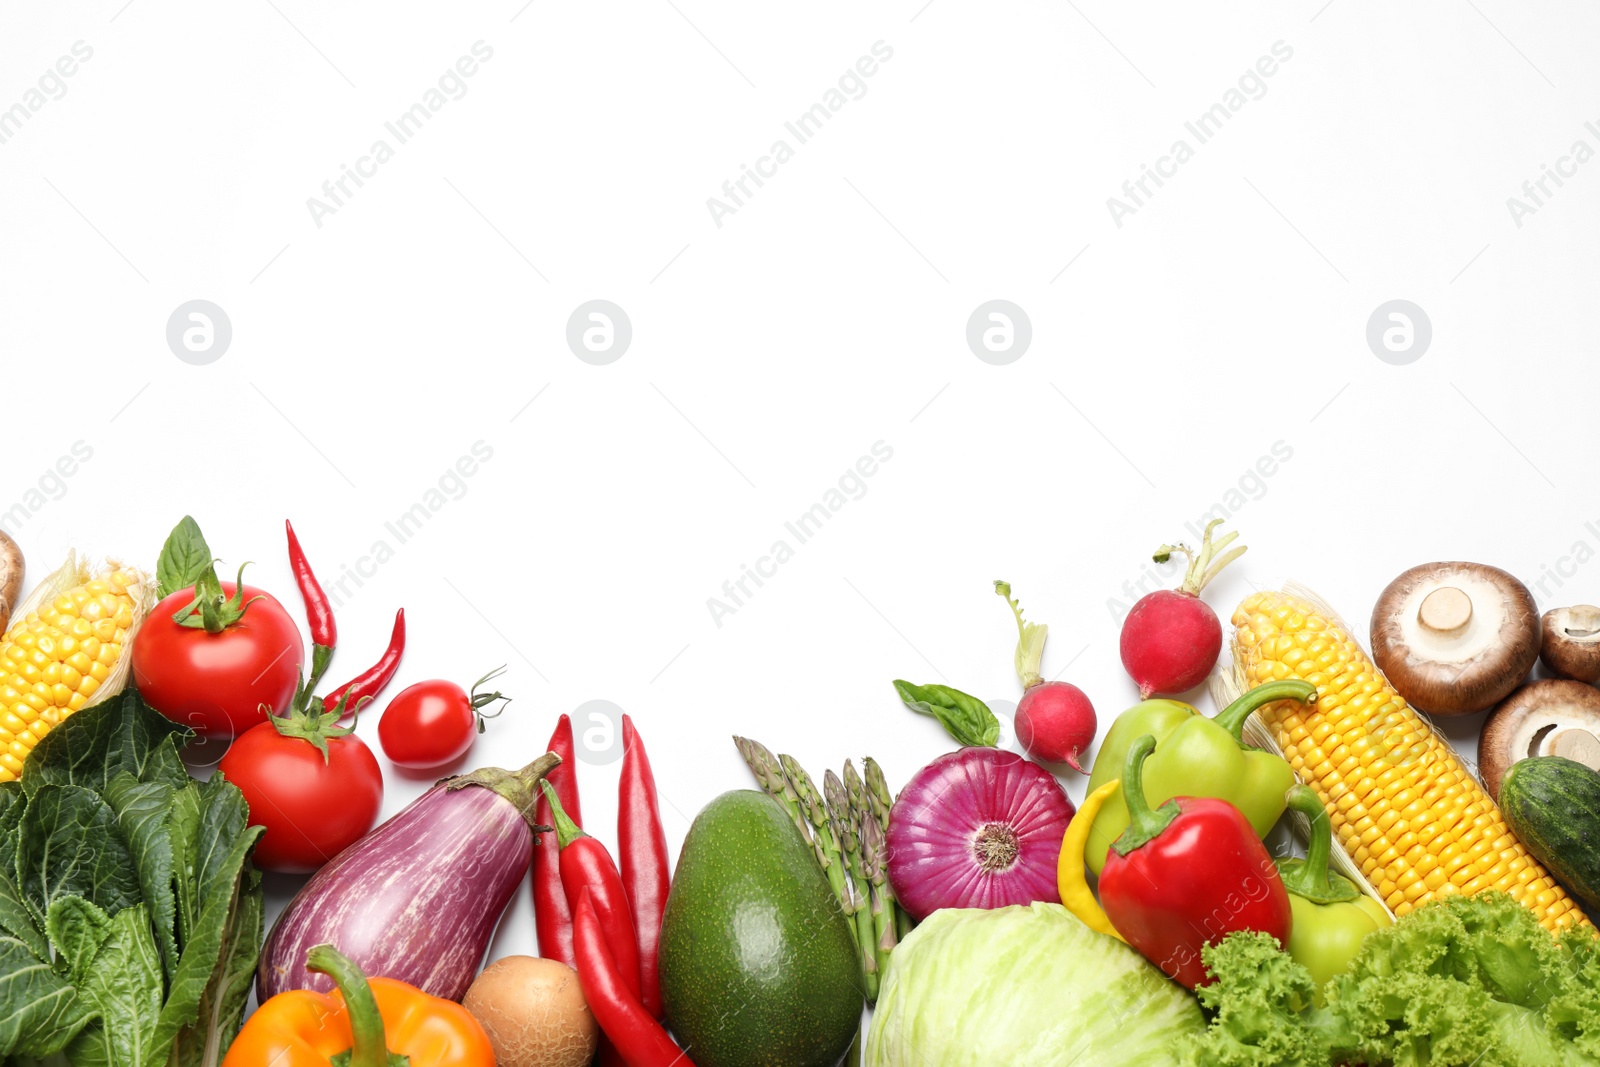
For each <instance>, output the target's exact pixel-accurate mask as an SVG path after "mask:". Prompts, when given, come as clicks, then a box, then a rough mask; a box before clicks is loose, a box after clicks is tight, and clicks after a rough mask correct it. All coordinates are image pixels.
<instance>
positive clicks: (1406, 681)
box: [1372, 563, 1540, 716]
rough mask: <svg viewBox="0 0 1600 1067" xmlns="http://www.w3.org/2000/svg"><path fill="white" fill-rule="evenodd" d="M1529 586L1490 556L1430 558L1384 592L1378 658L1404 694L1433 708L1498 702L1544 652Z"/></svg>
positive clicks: (1462, 709) (1445, 710) (1375, 634)
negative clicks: (1465, 559) (1478, 558)
mask: <svg viewBox="0 0 1600 1067" xmlns="http://www.w3.org/2000/svg"><path fill="white" fill-rule="evenodd" d="M1539 632H1540V625H1539V609H1538V607H1537V605H1535V604H1534V602H1533V594H1531V593H1529V592H1528V588H1527V586H1525V585H1523V584H1522V583H1521V582H1519V581H1517V579H1516V578H1514V577H1512V576H1511V575H1509V574H1507V573H1506V572H1505V571H1503V570H1501V569H1500V568H1498V567H1490V566H1488V565H1486V564H1483V563H1424V564H1423V565H1422V566H1420V567H1412V568H1411V569H1410V570H1408V571H1406V572H1405V573H1404V574H1402V575H1400V576H1399V577H1398V578H1396V579H1395V580H1394V581H1392V582H1390V583H1389V585H1388V588H1386V589H1384V591H1383V594H1382V595H1381V596H1379V597H1378V603H1377V605H1376V606H1375V607H1374V608H1373V609H1372V658H1373V660H1374V661H1375V662H1376V663H1377V664H1378V669H1379V670H1381V671H1383V673H1384V674H1385V675H1387V676H1388V678H1389V681H1390V683H1392V684H1393V685H1394V687H1395V689H1397V690H1399V692H1400V695H1401V696H1403V697H1405V698H1406V700H1407V701H1408V702H1409V703H1411V704H1412V705H1414V706H1415V707H1418V708H1421V709H1422V710H1423V711H1426V712H1428V713H1430V714H1433V715H1444V716H1449V715H1470V714H1472V713H1473V712H1475V711H1482V710H1483V709H1485V708H1488V707H1492V706H1494V705H1495V704H1496V703H1498V702H1499V701H1501V700H1504V699H1505V697H1506V695H1507V694H1509V693H1510V692H1511V691H1512V690H1513V689H1515V688H1516V687H1517V686H1518V685H1519V684H1521V682H1522V680H1523V679H1524V678H1526V677H1527V676H1528V671H1529V670H1531V669H1532V668H1533V664H1534V661H1535V660H1536V659H1538V658H1539Z"/></svg>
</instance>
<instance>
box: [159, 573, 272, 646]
mask: <svg viewBox="0 0 1600 1067" xmlns="http://www.w3.org/2000/svg"><path fill="white" fill-rule="evenodd" d="M248 566H250V563H249V561H248V560H246V561H245V562H244V563H241V564H239V577H238V578H237V579H236V580H235V581H234V583H233V584H234V589H233V598H232V599H231V600H230V599H229V598H228V595H227V594H226V593H224V592H223V591H222V583H221V582H219V581H218V580H217V572H216V570H215V569H213V568H212V567H207V568H206V569H205V570H204V571H203V572H201V574H200V577H199V578H197V579H196V580H195V583H194V599H193V600H191V601H190V602H189V603H188V604H187V605H186V606H184V607H183V608H180V609H179V610H178V611H177V612H175V613H174V614H173V616H172V621H173V622H175V623H177V624H178V625H179V626H182V627H185V628H187V629H190V630H201V629H203V630H205V632H206V633H208V634H220V633H221V632H222V631H223V630H226V629H227V628H228V627H230V626H232V625H233V624H234V623H236V622H238V621H239V620H240V619H242V618H244V613H245V612H246V611H248V610H249V609H250V605H251V604H254V603H255V602H256V601H258V600H260V599H261V597H260V596H253V597H251V598H250V599H249V600H246V599H245V598H244V569H245V568H246V567H248Z"/></svg>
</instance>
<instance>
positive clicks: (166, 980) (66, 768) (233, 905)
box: [0, 690, 262, 1067]
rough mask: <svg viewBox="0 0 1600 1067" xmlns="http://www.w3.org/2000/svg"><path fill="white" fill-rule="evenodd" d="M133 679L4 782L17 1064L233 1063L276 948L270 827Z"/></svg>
mask: <svg viewBox="0 0 1600 1067" xmlns="http://www.w3.org/2000/svg"><path fill="white" fill-rule="evenodd" d="M189 736H190V735H189V732H188V731H187V730H185V729H183V728H182V727H180V726H177V725H175V724H173V723H171V722H169V721H167V720H166V719H164V718H162V717H161V716H160V715H159V714H157V713H156V712H155V711H153V710H151V709H150V708H149V707H148V706H147V705H146V704H145V703H144V701H143V700H142V699H141V698H140V697H139V694H138V693H136V692H134V691H132V690H128V691H126V692H124V693H123V695H122V696H121V697H120V698H119V699H117V700H114V701H109V702H107V703H105V704H102V705H98V706H96V707H94V708H90V709H87V710H85V711H83V712H80V713H78V714H77V715H74V716H73V717H72V718H70V719H68V720H67V721H66V722H65V723H62V724H61V725H60V726H58V727H57V728H56V729H55V730H53V731H51V733H50V735H49V736H48V737H46V738H45V739H44V741H43V742H41V743H40V744H39V745H38V746H37V747H36V748H35V749H34V750H33V752H32V754H30V756H29V757H28V760H27V762H26V763H25V764H24V767H23V775H22V782H21V783H20V784H18V783H10V784H8V785H7V786H6V787H4V788H0V1062H3V1063H11V1062H12V1059H11V1058H12V1057H24V1056H26V1057H51V1056H64V1057H65V1060H66V1062H68V1063H71V1064H73V1065H75V1067H113V1065H115V1067H216V1065H217V1064H218V1063H219V1062H220V1061H221V1059H222V1056H223V1054H224V1053H225V1052H226V1051H227V1048H228V1044H229V1043H230V1042H231V1040H232V1038H233V1035H234V1034H235V1033H236V1032H237V1031H238V1027H239V1021H240V1019H241V1018H242V1016H243V1013H244V1007H245V1001H246V999H247V997H248V995H249V983H250V976H251V974H252V972H253V971H254V969H255V965H256V960H257V958H258V956H259V954H260V948H261V935H262V897H261V875H260V873H259V872H258V871H256V870H255V868H253V867H252V866H251V865H250V852H251V849H252V848H253V847H254V845H255V842H256V839H257V837H259V836H260V833H261V831H260V829H259V828H251V827H250V826H249V825H248V823H249V808H248V806H247V805H246V804H245V800H244V797H243V796H242V795H241V794H240V793H239V790H238V789H236V788H235V787H234V786H233V785H231V784H230V783H228V782H226V781H224V780H223V779H222V778H221V776H214V777H213V778H212V779H211V780H210V781H209V782H198V781H195V780H194V779H192V778H190V777H189V775H188V773H187V772H186V771H185V770H184V766H183V762H182V760H181V759H180V758H179V756H178V752H179V749H180V747H181V746H182V744H183V742H184V741H186V740H187V739H188V737H189Z"/></svg>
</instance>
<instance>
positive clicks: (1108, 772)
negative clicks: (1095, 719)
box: [1085, 681, 1317, 876]
mask: <svg viewBox="0 0 1600 1067" xmlns="http://www.w3.org/2000/svg"><path fill="white" fill-rule="evenodd" d="M1316 691H1317V690H1316V687H1315V686H1313V685H1311V684H1310V683H1309V682H1299V681H1282V682H1268V683H1267V684H1266V685H1260V686H1257V687H1256V688H1254V689H1252V690H1250V691H1249V692H1248V693H1246V694H1244V695H1243V696H1241V697H1240V698H1239V699H1238V700H1235V701H1234V702H1233V703H1232V704H1229V705H1228V706H1227V707H1226V708H1223V709H1222V711H1220V712H1218V713H1217V717H1216V718H1214V719H1208V718H1206V717H1205V716H1204V715H1201V714H1200V713H1199V712H1198V711H1196V710H1195V709H1194V708H1193V707H1191V706H1189V705H1188V704H1184V703H1182V702H1181V701H1177V700H1146V701H1144V702H1143V703H1142V704H1135V705H1134V706H1133V707H1131V708H1129V709H1128V710H1127V711H1125V712H1123V713H1122V714H1121V715H1119V716H1117V721H1116V722H1115V723H1113V724H1112V725H1111V729H1110V730H1109V731H1107V733H1106V739H1105V741H1104V742H1103V743H1102V744H1101V746H1100V751H1099V752H1098V753H1097V754H1096V755H1095V759H1094V769H1093V771H1091V772H1090V774H1089V791H1090V792H1093V791H1094V790H1095V788H1096V787H1097V786H1099V785H1102V784H1104V782H1108V781H1110V780H1111V779H1112V778H1115V777H1117V776H1118V774H1119V773H1120V770H1121V767H1122V765H1123V763H1125V762H1126V761H1127V756H1128V749H1130V748H1132V747H1133V743H1134V742H1135V741H1137V740H1138V739H1139V738H1140V737H1142V736H1144V735H1145V734H1149V735H1150V736H1152V737H1154V738H1155V739H1156V750H1155V752H1153V753H1152V754H1151V755H1150V758H1149V759H1148V760H1146V761H1145V767H1144V795H1145V799H1146V800H1148V801H1149V802H1150V806H1151V807H1152V808H1157V807H1160V806H1161V805H1162V804H1165V803H1166V802H1167V801H1169V800H1171V799H1172V798H1173V797H1215V798H1216V799H1218V800H1226V801H1228V803H1230V804H1232V805H1233V806H1234V807H1236V808H1238V809H1239V810H1240V811H1242V812H1244V816H1245V818H1247V819H1249V820H1250V825H1251V826H1252V827H1253V828H1254V829H1255V832H1256V834H1257V835H1258V836H1261V837H1265V836H1266V834H1267V831H1269V830H1271V829H1272V824H1273V823H1275V822H1277V821H1278V817H1279V816H1281V815H1282V814H1283V810H1284V805H1285V801H1284V794H1285V793H1286V792H1287V791H1288V789H1289V787H1290V786H1291V785H1293V784H1294V771H1293V770H1291V769H1290V767H1289V763H1288V761H1287V760H1285V759H1284V758H1283V757H1282V756H1275V755H1273V754H1272V753H1271V752H1263V751H1261V750H1260V749H1255V748H1251V747H1250V746H1248V745H1246V744H1245V743H1244V741H1243V739H1242V737H1241V731H1242V730H1243V729H1244V721H1245V719H1247V718H1249V717H1250V713H1251V712H1253V711H1255V710H1256V709H1257V708H1259V707H1260V706H1261V705H1263V704H1268V703H1271V702H1272V701H1274V700H1298V701H1300V702H1301V703H1304V702H1306V701H1307V700H1310V699H1311V698H1312V697H1313V696H1315V695H1316ZM1127 828H1128V806H1127V804H1126V803H1125V802H1124V801H1123V799H1122V797H1121V795H1117V796H1113V797H1111V798H1110V799H1108V800H1107V801H1106V803H1105V806H1104V807H1102V808H1101V809H1100V815H1099V817H1098V818H1096V819H1095V821H1094V825H1093V826H1092V827H1091V828H1090V830H1089V844H1088V846H1087V848H1086V853H1085V857H1086V859H1087V860H1088V863H1089V869H1090V870H1091V871H1093V872H1094V873H1095V875H1096V876H1098V875H1099V874H1100V870H1101V868H1103V867H1104V866H1105V863H1106V853H1107V852H1108V851H1109V850H1110V848H1111V842H1113V841H1115V840H1116V839H1117V838H1118V837H1120V836H1121V835H1122V831H1124V830H1126V829H1127Z"/></svg>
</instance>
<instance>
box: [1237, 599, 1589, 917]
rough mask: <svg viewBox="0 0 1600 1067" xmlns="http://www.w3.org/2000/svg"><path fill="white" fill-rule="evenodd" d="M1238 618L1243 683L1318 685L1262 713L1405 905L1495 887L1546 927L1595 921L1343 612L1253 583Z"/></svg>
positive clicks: (1389, 891) (1401, 909)
mask: <svg viewBox="0 0 1600 1067" xmlns="http://www.w3.org/2000/svg"><path fill="white" fill-rule="evenodd" d="M1233 624H1234V626H1235V628H1236V630H1235V633H1234V663H1235V665H1236V667H1237V669H1239V670H1240V672H1241V673H1242V678H1241V681H1242V682H1243V683H1244V687H1245V688H1247V689H1248V688H1253V687H1255V686H1258V685H1261V684H1263V683H1265V682H1269V681H1277V680H1279V679H1284V678H1298V679H1301V680H1303V681H1307V682H1310V683H1311V684H1313V685H1315V686H1317V698H1316V701H1315V702H1314V704H1312V705H1309V706H1302V705H1299V704H1292V703H1291V702H1287V701H1283V702H1279V703H1277V704H1269V705H1267V706H1266V707H1264V708H1262V709H1261V711H1260V713H1259V714H1260V717H1261V721H1262V724H1263V725H1264V726H1266V727H1267V728H1268V730H1269V731H1270V732H1271V733H1272V735H1273V736H1274V738H1276V740H1277V742H1278V745H1279V746H1280V747H1281V748H1282V749H1283V754H1284V758H1285V759H1287V760H1288V761H1289V763H1290V765H1291V766H1293V767H1294V769H1295V772H1296V773H1297V774H1298V775H1300V777H1301V778H1302V779H1304V780H1305V782H1306V784H1307V785H1309V786H1311V787H1312V788H1313V789H1314V790H1316V792H1317V795H1318V796H1320V797H1321V798H1322V800H1323V804H1324V806H1325V807H1326V808H1327V809H1328V816H1329V818H1330V819H1331V820H1332V822H1333V829H1334V832H1335V834H1336V836H1337V839H1338V840H1339V841H1340V842H1342V843H1343V847H1344V848H1345V849H1346V850H1347V852H1349V853H1350V856H1351V859H1352V860H1353V861H1354V863H1355V864H1356V867H1357V868H1358V869H1359V870H1360V871H1361V873H1362V875H1363V876H1365V877H1366V879H1367V881H1368V882H1370V883H1371V884H1372V885H1373V887H1374V888H1375V889H1376V890H1377V893H1378V896H1379V897H1380V898H1381V899H1383V901H1384V902H1385V903H1386V904H1387V905H1388V906H1389V908H1390V909H1391V910H1392V911H1393V912H1394V913H1395V914H1396V915H1405V914H1407V913H1408V912H1410V911H1412V910H1414V909H1415V908H1416V907H1419V906H1420V905H1422V904H1425V903H1427V902H1428V901H1430V900H1436V899H1439V898H1441V897H1445V896H1448V895H1450V894H1452V893H1458V892H1459V893H1465V894H1472V893H1477V892H1481V891H1484V890H1487V889H1500V890H1503V891H1505V892H1507V893H1510V894H1511V896H1512V897H1513V898H1514V899H1516V900H1517V901H1518V902H1519V903H1521V904H1522V905H1523V906H1524V907H1527V908H1529V909H1530V910H1532V911H1533V912H1534V914H1535V915H1537V916H1538V917H1539V921H1540V923H1541V924H1543V925H1544V926H1545V927H1547V928H1548V929H1551V930H1559V929H1561V928H1562V927H1566V926H1571V925H1574V924H1587V923H1588V919H1586V918H1585V917H1584V914H1583V912H1582V910H1580V909H1579V908H1578V906H1577V905H1576V904H1575V903H1574V902H1573V901H1572V899H1571V898H1570V897H1568V896H1567V894H1566V892H1565V891H1564V890H1562V889H1561V887H1560V886H1558V885H1556V883H1555V880H1554V879H1553V878H1551V877H1550V875H1549V873H1548V872H1546V871H1545V870H1544V868H1543V867H1541V866H1540V865H1539V863H1538V861H1536V860H1535V859H1534V858H1533V857H1532V856H1530V855H1528V853H1527V850H1526V849H1524V848H1523V847H1522V846H1521V845H1520V844H1519V843H1518V842H1517V839H1516V837H1515V836H1514V835H1513V834H1512V833H1511V830H1510V828H1509V827H1508V826H1507V825H1506V822H1505V819H1504V818H1503V817H1502V816H1501V814H1500V810H1499V809H1498V808H1497V807H1495V804H1494V801H1493V800H1492V799H1491V798H1490V797H1489V795H1488V794H1487V793H1486V792H1484V790H1483V788H1482V787H1481V786H1480V785H1479V784H1478V782H1477V780H1476V779H1475V778H1473V777H1472V775H1471V774H1470V773H1469V772H1468V771H1467V770H1466V768H1465V766H1464V765H1463V764H1462V763H1461V761H1460V759H1459V758H1457V756H1456V754H1455V752H1454V751H1453V750H1452V749H1451V748H1450V746H1449V745H1448V744H1446V743H1445V742H1444V741H1443V740H1441V739H1440V738H1439V736H1438V735H1437V734H1435V733H1434V732H1433V730H1432V729H1431V728H1430V727H1429V726H1428V724H1427V722H1426V721H1425V720H1424V719H1423V718H1422V717H1421V716H1420V715H1418V714H1417V712H1416V711H1415V710H1413V709H1412V708H1410V707H1409V706H1407V704H1406V702H1405V698H1404V697H1402V696H1401V695H1400V694H1399V693H1398V692H1396V691H1395V690H1394V688H1393V687H1392V686H1390V685H1389V683H1388V680H1387V679H1385V678H1384V676H1383V674H1382V672H1380V671H1379V670H1378V668H1377V666H1376V665H1374V664H1373V662H1372V661H1371V659H1369V658H1368V657H1367V654H1366V652H1364V651H1363V650H1362V649H1361V646H1360V645H1358V644H1357V643H1356V642H1355V641H1354V640H1353V639H1352V638H1351V637H1350V635H1349V634H1348V633H1346V632H1345V630H1344V628H1343V626H1342V625H1341V624H1340V623H1339V621H1338V620H1337V619H1336V618H1335V617H1333V616H1332V615H1331V614H1330V613H1328V612H1326V611H1324V610H1323V609H1322V608H1321V607H1320V606H1318V605H1317V604H1314V603H1312V602H1311V601H1310V600H1307V599H1303V598H1301V597H1298V596H1294V595H1291V594H1288V593H1280V592H1265V593H1257V594H1255V595H1253V596H1250V597H1247V598H1246V599H1245V600H1244V602H1243V603H1241V604H1240V605H1239V608H1238V610H1237V611H1235V612H1234V615H1233Z"/></svg>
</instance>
